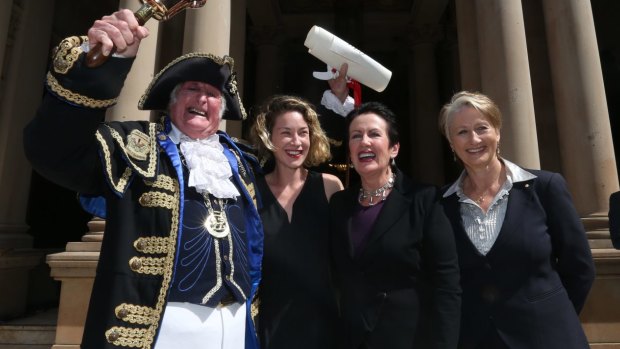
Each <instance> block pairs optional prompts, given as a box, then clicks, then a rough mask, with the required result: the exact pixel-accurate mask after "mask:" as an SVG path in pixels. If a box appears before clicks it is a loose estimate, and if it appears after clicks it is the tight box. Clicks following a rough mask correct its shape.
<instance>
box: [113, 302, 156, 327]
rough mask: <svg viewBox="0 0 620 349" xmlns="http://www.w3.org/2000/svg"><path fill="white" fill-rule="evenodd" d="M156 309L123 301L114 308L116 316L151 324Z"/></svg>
mask: <svg viewBox="0 0 620 349" xmlns="http://www.w3.org/2000/svg"><path fill="white" fill-rule="evenodd" d="M154 311H155V309H153V308H151V307H145V306H140V305H134V304H127V303H123V304H121V305H119V306H118V307H116V309H114V314H116V317H117V318H119V319H121V320H123V321H127V322H129V323H132V324H140V325H151V324H152V321H153V319H154V318H155V317H154V316H153V313H154Z"/></svg>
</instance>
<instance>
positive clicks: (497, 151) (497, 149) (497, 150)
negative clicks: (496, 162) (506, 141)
mask: <svg viewBox="0 0 620 349" xmlns="http://www.w3.org/2000/svg"><path fill="white" fill-rule="evenodd" d="M495 152H496V153H497V158H498V159H499V158H500V156H499V142H497V148H496V149H495Z"/></svg>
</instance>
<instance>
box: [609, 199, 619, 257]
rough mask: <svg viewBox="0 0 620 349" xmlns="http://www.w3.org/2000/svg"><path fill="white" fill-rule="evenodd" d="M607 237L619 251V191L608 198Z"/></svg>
mask: <svg viewBox="0 0 620 349" xmlns="http://www.w3.org/2000/svg"><path fill="white" fill-rule="evenodd" d="M609 235H610V236H611V242H612V243H613V244H614V247H615V248H616V249H618V250H620V191H617V192H615V193H613V194H611V196H609Z"/></svg>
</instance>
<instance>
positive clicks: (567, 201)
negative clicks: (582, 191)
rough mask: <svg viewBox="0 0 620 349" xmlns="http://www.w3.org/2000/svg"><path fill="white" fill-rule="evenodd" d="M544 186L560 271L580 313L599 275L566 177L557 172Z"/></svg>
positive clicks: (545, 203) (551, 232) (546, 209)
mask: <svg viewBox="0 0 620 349" xmlns="http://www.w3.org/2000/svg"><path fill="white" fill-rule="evenodd" d="M541 187H542V190H539V193H540V194H539V195H544V198H542V199H541V202H542V204H543V205H544V208H545V212H546V213H547V224H548V226H549V234H550V235H551V243H552V246H553V254H554V256H555V259H556V263H557V264H556V265H557V271H558V274H559V275H560V278H561V279H562V283H563V284H564V288H566V291H567V293H568V296H569V297H570V299H571V301H572V302H573V305H574V307H575V310H576V311H577V313H579V312H580V311H581V309H582V308H583V305H584V303H585V301H586V298H587V296H588V292H590V288H591V287H592V283H593V282H594V277H595V270H594V261H593V259H592V253H591V251H590V246H589V244H588V239H587V236H586V232H585V229H584V227H583V223H582V222H581V219H580V218H579V214H578V213H577V210H576V209H575V206H574V205H573V200H572V198H571V195H570V193H569V191H568V188H567V185H566V181H565V180H564V178H563V177H562V176H561V175H560V174H557V173H553V174H551V176H550V177H549V180H548V181H547V182H546V183H541Z"/></svg>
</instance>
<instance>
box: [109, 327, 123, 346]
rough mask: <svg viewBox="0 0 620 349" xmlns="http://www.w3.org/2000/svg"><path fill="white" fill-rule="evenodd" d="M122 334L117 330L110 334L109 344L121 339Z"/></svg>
mask: <svg viewBox="0 0 620 349" xmlns="http://www.w3.org/2000/svg"><path fill="white" fill-rule="evenodd" d="M120 336H121V334H120V333H118V331H117V330H114V331H112V332H110V333H109V334H108V342H110V343H113V342H116V341H117V340H118V339H119V338H120Z"/></svg>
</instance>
